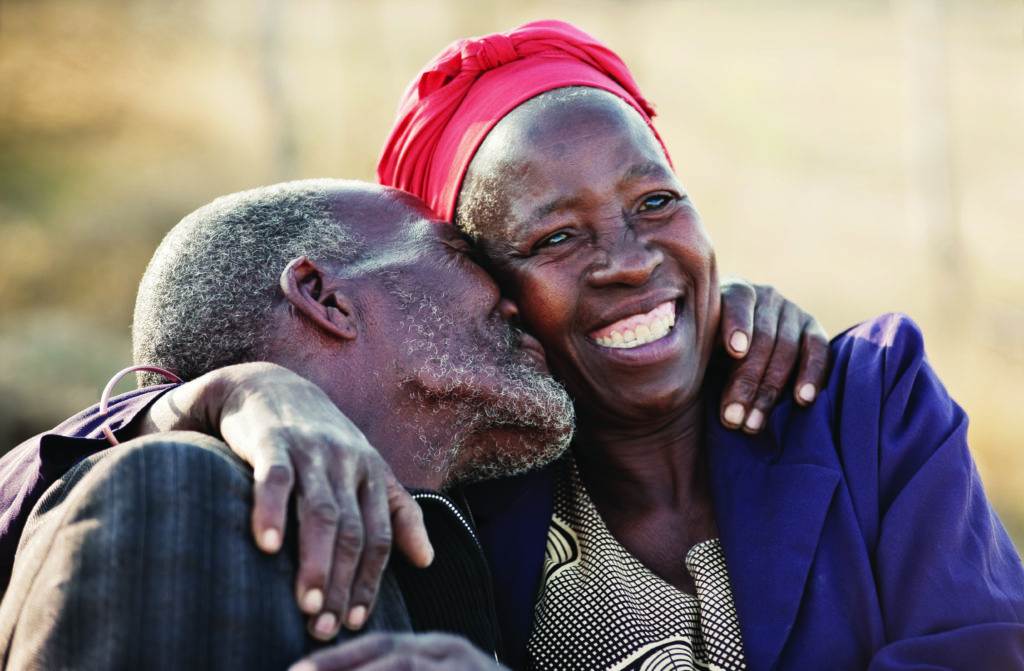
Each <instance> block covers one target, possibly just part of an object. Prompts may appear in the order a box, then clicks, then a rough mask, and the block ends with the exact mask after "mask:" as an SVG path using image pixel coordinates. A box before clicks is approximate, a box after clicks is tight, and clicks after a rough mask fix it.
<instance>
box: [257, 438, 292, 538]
mask: <svg viewBox="0 0 1024 671" xmlns="http://www.w3.org/2000/svg"><path fill="white" fill-rule="evenodd" d="M253 462H254V463H253V479H254V482H253V507H252V533H253V538H255V539H256V545H257V546H258V547H259V548H260V549H261V550H263V551H264V552H269V553H274V552H277V551H278V550H279V549H280V548H281V541H282V540H283V539H284V527H285V521H286V518H287V516H288V497H289V496H291V493H292V486H293V484H294V481H295V473H294V471H293V470H292V464H291V461H289V459H288V451H287V449H286V448H284V447H282V446H279V445H269V446H268V445H263V446H261V447H258V448H256V449H255V450H254V454H253Z"/></svg>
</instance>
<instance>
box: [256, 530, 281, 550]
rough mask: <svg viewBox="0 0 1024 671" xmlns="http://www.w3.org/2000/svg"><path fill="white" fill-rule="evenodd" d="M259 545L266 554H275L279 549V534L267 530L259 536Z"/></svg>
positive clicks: (276, 531) (275, 531)
mask: <svg viewBox="0 0 1024 671" xmlns="http://www.w3.org/2000/svg"><path fill="white" fill-rule="evenodd" d="M260 545H262V546H263V549H264V550H265V551H267V552H277V551H278V549H279V548H280V547H281V533H280V532H279V531H278V530H277V529H267V530H266V531H264V532H263V534H262V535H261V536H260Z"/></svg>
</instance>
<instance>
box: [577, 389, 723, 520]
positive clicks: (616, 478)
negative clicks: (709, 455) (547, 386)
mask: <svg viewBox="0 0 1024 671" xmlns="http://www.w3.org/2000/svg"><path fill="white" fill-rule="evenodd" d="M703 422H704V419H703V404H702V403H701V402H700V401H699V400H698V401H696V402H694V403H692V404H690V405H689V406H688V407H687V408H686V409H684V410H682V411H681V412H678V413H674V414H673V415H672V416H670V417H668V418H667V419H665V420H664V421H660V422H658V421H655V422H646V421H645V422H634V423H630V424H628V425H627V424H622V423H613V422H610V421H608V420H607V418H605V419H604V420H603V421H602V420H600V419H598V418H597V417H592V416H584V417H581V419H580V421H579V422H578V426H579V427H580V429H579V430H578V431H577V437H576V440H575V446H574V450H573V453H574V455H575V457H576V462H577V464H579V467H580V474H581V476H582V477H583V482H584V483H585V484H586V485H587V489H588V490H589V491H590V494H591V497H593V498H594V500H595V502H598V503H599V506H600V502H601V501H605V502H615V506H616V507H619V506H621V507H623V508H625V509H630V510H633V511H643V510H653V509H673V508H676V509H679V508H683V507H686V506H688V505H690V503H692V500H693V498H694V497H700V496H702V495H703V494H702V492H706V482H705V481H706V477H705V476H706V473H705V472H704V470H705V469H704V462H703V459H702V456H701V454H702V450H701V446H702V444H703V440H704V427H703Z"/></svg>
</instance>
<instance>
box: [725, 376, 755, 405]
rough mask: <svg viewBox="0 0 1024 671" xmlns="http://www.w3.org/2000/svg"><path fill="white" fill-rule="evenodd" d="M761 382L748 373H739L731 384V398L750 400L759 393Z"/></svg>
mask: <svg viewBox="0 0 1024 671" xmlns="http://www.w3.org/2000/svg"><path fill="white" fill-rule="evenodd" d="M760 382H761V380H760V379H759V378H756V377H754V376H752V375H749V374H747V373H742V372H737V373H736V375H735V376H734V377H733V379H732V382H731V383H730V384H729V393H728V395H729V396H733V397H737V398H740V399H744V400H749V399H751V398H753V397H754V394H755V393H757V388H758V385H759V384H760Z"/></svg>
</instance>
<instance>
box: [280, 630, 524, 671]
mask: <svg viewBox="0 0 1024 671" xmlns="http://www.w3.org/2000/svg"><path fill="white" fill-rule="evenodd" d="M504 668H505V667H503V666H501V665H499V664H498V662H497V661H496V660H495V659H494V657H489V656H487V655H485V654H484V653H482V652H481V651H479V650H477V649H476V648H474V647H473V645H472V644H471V643H470V642H469V641H467V640H466V639H464V638H460V637H458V636H452V635H451V634H395V633H374V634H367V635H365V636H360V637H359V638H357V639H355V640H352V641H348V642H347V643H342V644H341V645H336V646H334V647H332V648H326V649H324V650H321V651H319V652H316V653H314V654H312V655H310V656H309V657H306V658H305V659H303V660H301V661H299V662H297V663H295V664H293V665H292V666H291V668H290V669H289V670H288V671H356V670H357V669H361V670H362V671H408V670H410V669H415V671H495V670H496V669H504Z"/></svg>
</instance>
